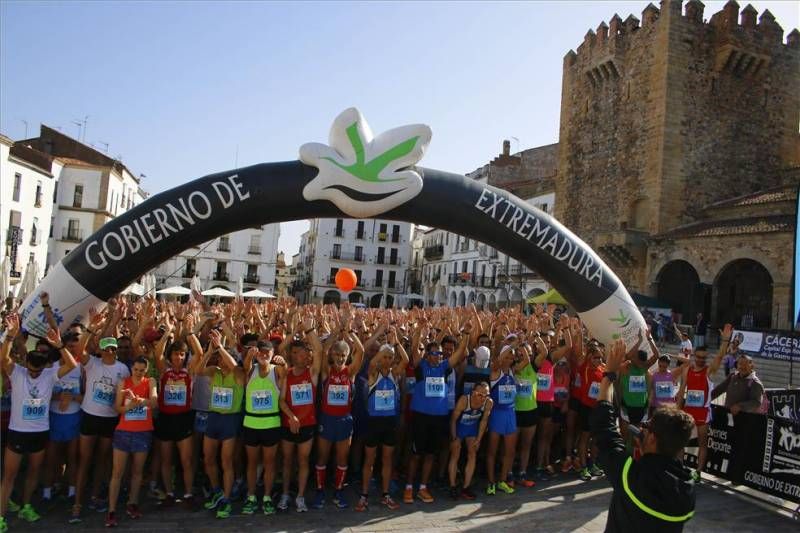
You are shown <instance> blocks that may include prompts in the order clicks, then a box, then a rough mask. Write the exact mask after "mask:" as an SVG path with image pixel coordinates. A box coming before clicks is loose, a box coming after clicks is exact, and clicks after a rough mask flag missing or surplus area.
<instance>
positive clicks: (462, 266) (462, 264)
mask: <svg viewBox="0 0 800 533" xmlns="http://www.w3.org/2000/svg"><path fill="white" fill-rule="evenodd" d="M466 271H467V262H466V261H462V262H461V272H466Z"/></svg>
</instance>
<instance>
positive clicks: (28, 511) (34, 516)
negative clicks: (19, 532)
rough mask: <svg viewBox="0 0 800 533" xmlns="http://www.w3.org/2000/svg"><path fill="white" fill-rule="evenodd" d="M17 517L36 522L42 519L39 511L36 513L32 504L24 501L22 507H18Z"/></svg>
mask: <svg viewBox="0 0 800 533" xmlns="http://www.w3.org/2000/svg"><path fill="white" fill-rule="evenodd" d="M17 518H21V519H22V520H25V521H26V522H36V521H38V520H41V519H42V517H41V516H39V513H37V512H36V510H35V509H34V508H33V506H32V505H31V504H29V503H26V504H25V505H23V506H22V509H20V510H19V513H17Z"/></svg>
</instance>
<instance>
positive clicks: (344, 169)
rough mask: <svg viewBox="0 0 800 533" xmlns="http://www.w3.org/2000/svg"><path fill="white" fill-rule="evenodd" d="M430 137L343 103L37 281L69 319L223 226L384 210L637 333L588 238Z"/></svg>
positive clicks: (185, 189)
mask: <svg viewBox="0 0 800 533" xmlns="http://www.w3.org/2000/svg"><path fill="white" fill-rule="evenodd" d="M430 138H431V131H430V129H429V128H428V127H427V126H425V125H411V126H403V127H400V128H395V129H392V130H389V131H387V132H384V133H382V134H381V135H379V136H377V137H374V138H373V135H372V132H371V131H370V129H369V126H368V125H367V123H366V121H365V120H364V118H363V116H362V115H361V114H360V113H359V112H358V110H356V109H354V108H351V109H347V110H345V111H344V112H343V113H341V114H340V115H339V116H338V117H337V118H336V120H335V121H334V123H333V126H332V128H331V132H330V138H329V143H330V144H329V145H325V144H319V143H309V144H305V145H303V146H302V147H301V148H300V161H287V162H281V163H263V164H258V165H253V166H250V167H245V168H239V169H235V170H231V171H227V172H219V173H216V174H212V175H209V176H206V177H203V178H199V179H197V180H194V181H192V182H189V183H186V184H184V185H181V186H179V187H176V188H174V189H171V190H169V191H165V192H162V193H160V194H157V195H155V196H153V197H151V198H149V199H148V200H147V201H145V202H143V203H142V204H140V205H138V206H136V207H135V208H133V209H131V210H129V211H127V212H126V213H124V214H123V215H121V216H119V217H117V218H115V219H113V220H111V221H110V222H108V223H107V224H105V225H104V226H103V227H102V228H100V229H99V230H98V231H97V232H96V233H94V234H93V235H91V236H90V237H89V238H88V239H86V240H85V241H84V242H83V243H82V244H81V245H80V246H78V247H77V248H75V249H74V250H73V251H72V252H71V253H70V254H69V255H67V256H66V257H65V258H64V259H63V260H62V261H61V262H60V263H59V264H58V265H56V266H55V267H54V268H53V269H52V270H51V272H50V273H48V275H47V276H46V277H45V279H44V280H43V281H42V283H41V286H40V290H41V291H46V292H48V293H49V294H50V305H51V308H52V311H53V313H54V314H55V316H56V319H57V320H58V321H59V322H60V323H61V324H69V323H70V322H72V321H74V320H78V321H82V320H84V319H85V317H86V315H87V314H88V310H89V309H90V308H91V307H96V308H101V307H102V306H104V305H105V301H106V300H108V299H109V298H110V297H112V296H113V295H115V294H117V293H118V292H120V291H121V290H123V289H124V288H125V287H127V286H128V285H129V284H130V283H131V282H132V281H134V280H135V279H137V278H138V277H139V276H141V275H142V274H143V273H145V272H147V271H148V270H150V269H152V268H154V267H155V266H157V265H158V264H160V263H162V262H163V261H165V260H167V259H169V258H170V257H173V256H174V255H176V254H178V253H179V252H181V251H183V250H185V249H187V248H189V247H191V246H194V245H197V244H200V243H202V242H206V241H208V240H210V239H212V238H214V237H217V236H219V235H223V234H226V233H230V232H233V231H237V230H241V229H244V228H247V227H252V226H257V225H263V224H269V223H275V222H285V221H290V220H299V219H308V218H338V217H352V218H368V217H375V216H377V215H380V216H381V218H385V219H390V220H399V221H408V222H414V223H418V224H424V225H426V226H432V227H437V228H442V229H444V230H447V231H451V232H454V233H457V234H460V235H465V236H467V237H470V238H472V239H476V240H478V241H481V242H484V243H488V244H490V245H492V246H494V247H495V248H497V249H498V250H500V251H502V252H503V253H505V254H507V255H509V256H511V257H514V258H517V259H518V260H519V261H520V262H522V263H523V264H525V265H526V266H528V267H529V268H532V269H535V270H536V271H537V272H540V273H541V274H542V276H543V277H544V278H545V279H546V280H547V281H548V282H549V283H550V284H551V285H552V286H553V287H555V288H556V289H557V290H558V291H559V292H560V293H561V294H562V295H563V296H564V298H565V299H566V300H567V301H568V302H570V304H571V305H572V306H573V307H574V308H575V309H576V310H577V311H578V312H579V313H580V315H581V319H582V320H583V321H584V323H585V324H586V325H587V326H588V327H589V328H590V330H591V331H592V332H593V334H594V335H595V336H596V337H597V338H598V339H600V340H601V341H603V342H606V343H608V342H610V341H611V340H613V339H616V338H623V339H624V340H625V341H626V343H627V344H628V345H629V346H630V345H631V344H632V343H635V342H636V338H637V336H638V334H639V332H640V331H642V330H643V329H644V328H645V327H646V326H645V322H644V319H643V318H642V316H641V314H640V313H639V311H638V309H637V308H636V305H635V304H634V303H633V300H632V299H631V297H630V295H629V294H628V292H627V290H626V289H625V287H624V286H623V285H622V283H621V282H620V280H619V279H618V278H617V276H616V275H615V274H614V273H613V272H612V271H611V269H609V268H608V266H606V264H605V263H604V262H603V261H602V260H601V259H600V258H599V257H598V256H597V254H596V253H595V252H594V251H593V250H592V249H591V248H590V247H589V246H588V245H587V244H586V243H584V242H583V241H582V240H580V239H579V238H578V237H577V236H575V235H574V234H573V233H572V232H570V231H569V230H568V229H567V228H565V227H564V226H562V225H561V224H560V223H559V222H558V221H557V220H555V219H554V218H553V217H551V216H550V215H548V214H547V213H544V212H542V211H540V210H538V209H536V208H534V207H532V206H531V205H529V204H527V203H525V202H524V201H523V200H521V199H519V198H517V197H516V196H514V195H511V194H509V193H508V192H506V191H503V190H500V189H497V188H495V187H492V186H489V185H484V184H481V183H478V182H476V181H474V180H470V179H467V178H466V177H464V176H462V175H458V174H452V173H448V172H442V171H439V170H432V169H427V168H422V167H418V166H416V163H417V162H418V161H419V160H420V159H421V158H422V156H423V155H424V152H425V149H426V148H427V145H428V143H429V142H430ZM21 314H22V319H23V327H25V328H26V329H27V330H28V331H30V332H31V333H33V334H36V335H44V334H45V333H46V329H47V325H46V321H45V319H44V313H43V310H42V308H41V303H40V301H39V296H38V291H37V294H33V295H30V296H29V297H28V299H27V300H26V301H25V302H24V303H23V305H22V311H21ZM643 348H645V349H646V347H643Z"/></svg>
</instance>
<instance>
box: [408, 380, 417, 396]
mask: <svg viewBox="0 0 800 533" xmlns="http://www.w3.org/2000/svg"><path fill="white" fill-rule="evenodd" d="M416 385H417V378H416V377H413V376H412V377H407V378H406V392H408V393H409V394H414V387H416Z"/></svg>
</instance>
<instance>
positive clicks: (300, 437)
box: [0, 294, 732, 531]
mask: <svg viewBox="0 0 800 533" xmlns="http://www.w3.org/2000/svg"><path fill="white" fill-rule="evenodd" d="M42 301H43V304H44V307H45V315H46V317H47V319H48V320H49V322H50V323H51V326H52V329H51V330H50V332H49V333H48V335H47V336H46V338H34V337H33V336H32V335H28V334H27V333H26V332H25V331H22V330H21V328H20V321H19V317H18V316H17V315H16V314H15V313H13V312H7V313H6V314H5V316H4V319H3V332H2V335H3V342H2V349H1V350H0V365H1V366H2V376H3V378H2V404H1V406H2V407H1V409H2V443H3V446H4V448H5V450H4V461H3V478H2V487H1V488H0V516H2V517H3V518H0V531H6V530H7V529H8V527H9V525H8V517H9V516H10V513H11V512H14V513H16V514H17V516H18V518H19V519H20V520H22V521H28V522H33V521H36V520H38V519H39V518H40V515H39V514H38V513H37V511H36V510H35V508H34V507H33V502H41V501H45V502H48V501H54V500H59V501H61V500H63V501H64V502H65V503H64V509H65V513H68V514H69V516H68V517H66V518H68V520H69V521H70V522H72V523H79V522H80V521H81V520H82V517H83V516H84V515H85V513H86V512H87V510H92V511H94V512H102V513H105V516H106V519H105V525H106V526H108V527H114V526H116V525H117V524H118V521H119V520H120V519H122V517H123V515H126V516H127V517H128V519H137V518H139V517H141V515H142V513H141V510H140V505H139V502H140V498H141V497H142V496H141V493H142V492H143V490H142V485H144V491H145V492H146V493H147V494H149V495H150V496H151V497H153V498H156V499H157V500H158V504H159V506H163V507H172V506H177V505H181V506H184V507H185V508H186V510H187V512H190V511H191V512H203V511H205V512H209V513H214V516H216V517H217V518H219V519H224V518H227V517H229V516H231V515H232V514H233V513H234V512H236V513H242V514H247V515H252V514H254V513H263V514H265V515H271V514H274V513H276V512H278V511H287V510H289V509H290V508H293V509H294V510H296V511H297V512H305V511H308V510H309V508H312V509H321V508H323V507H324V506H326V505H329V506H334V507H336V508H340V509H344V508H347V507H352V508H353V509H354V510H355V511H358V512H364V511H367V510H368V509H369V506H370V505H375V504H378V505H382V506H385V507H387V508H389V509H392V510H394V509H397V508H399V507H400V506H401V505H402V504H406V505H410V504H414V503H415V501H419V502H422V503H431V502H433V501H434V491H432V490H431V489H432V487H433V486H434V485H436V486H440V487H442V488H444V489H445V490H448V489H449V496H450V497H451V498H453V499H454V500H456V499H467V500H472V499H475V498H477V497H481V498H486V497H498V493H505V494H511V493H513V492H515V491H519V490H523V491H524V490H530V489H531V488H533V487H534V486H535V485H536V482H537V481H539V482H540V481H543V480H549V479H551V478H553V477H554V476H557V475H566V474H568V473H570V472H572V473H574V474H576V475H577V476H579V477H580V479H582V480H591V479H592V478H594V477H598V476H602V475H603V467H602V464H599V462H598V461H597V460H596V458H597V450H596V448H594V446H593V442H592V438H591V432H590V424H589V418H590V413H591V412H592V410H593V409H594V407H595V406H596V404H597V401H598V393H599V391H600V383H601V382H602V380H603V376H604V372H605V366H604V359H605V357H606V347H605V346H604V345H603V344H602V343H601V342H599V341H597V340H595V339H594V338H593V337H592V332H590V331H587V330H586V328H585V327H584V325H583V324H582V323H581V321H580V319H579V318H578V317H575V316H569V315H568V314H567V313H566V312H562V311H561V310H560V309H557V308H556V307H555V306H547V307H542V306H537V307H535V308H534V309H531V310H530V313H529V314H525V313H523V312H522V311H521V310H520V309H510V308H509V309H500V310H497V311H493V312H490V311H481V310H477V309H476V308H475V307H474V306H472V307H468V308H443V307H442V308H424V309H421V308H414V309H410V310H397V309H356V308H354V307H352V306H350V305H348V304H342V305H341V306H335V305H303V306H300V305H297V303H296V302H295V301H294V300H291V299H285V300H278V301H271V302H268V303H263V304H256V303H252V302H244V301H233V302H231V303H224V304H223V303H218V304H210V303H208V302H206V301H205V300H204V299H203V298H202V297H201V296H200V295H198V294H194V295H193V296H192V297H190V298H189V299H188V301H187V302H185V303H180V302H165V301H157V300H155V299H152V298H144V299H139V300H138V301H132V300H131V299H128V298H127V297H124V296H120V297H117V298H114V299H112V300H111V301H110V302H109V304H108V306H107V307H106V308H105V309H103V310H102V311H101V312H92V313H91V315H90V316H89V317H87V318H86V320H85V325H82V324H78V323H75V324H70V325H66V324H62V325H61V326H62V327H61V331H60V330H59V327H58V324H57V323H56V321H55V319H54V316H53V313H52V312H51V310H50V307H49V304H48V298H47V295H46V294H42ZM65 326H66V327H65ZM731 333H732V329H731V327H730V326H729V325H726V326H725V328H724V330H723V331H722V332H721V339H722V341H723V342H722V346H721V347H720V349H719V351H718V353H717V354H716V355H714V354H709V353H708V351H707V349H706V348H705V347H704V346H697V347H694V348H693V349H691V350H689V351H688V352H686V351H684V353H680V354H675V355H667V354H661V353H660V351H659V347H658V346H657V343H656V342H654V340H653V338H652V336H651V335H650V333H649V332H648V331H642V332H641V334H640V336H639V338H638V341H637V342H635V343H634V344H633V345H630V346H626V347H625V350H626V351H627V353H626V355H625V360H626V363H625V364H624V365H623V366H622V368H621V369H620V370H619V372H618V373H619V377H618V379H616V381H615V384H614V385H615V389H616V394H615V398H616V399H617V404H616V412H617V413H618V420H619V426H620V428H621V431H622V434H623V436H625V437H626V438H627V441H628V443H629V445H630V446H631V447H633V443H634V441H635V439H634V438H633V435H632V434H633V433H634V432H633V431H628V428H629V426H630V425H633V426H639V425H641V424H643V422H644V421H645V420H646V419H647V417H648V415H649V414H650V413H652V410H653V409H655V408H657V407H658V406H662V405H666V404H677V405H678V406H679V407H681V408H682V409H683V410H684V411H686V412H687V413H689V414H690V415H691V416H692V418H693V419H694V421H695V424H696V426H697V432H698V435H699V437H700V439H699V442H700V450H699V465H698V466H699V470H702V469H703V467H704V464H705V455H706V446H705V444H706V442H707V438H706V433H707V424H708V422H709V420H710V416H711V391H712V388H713V383H712V382H711V380H710V376H711V375H713V374H714V373H715V372H716V371H717V369H718V368H719V367H720V365H721V363H722V360H723V358H724V357H725V355H726V353H727V352H728V347H727V344H728V341H729V339H730V337H731ZM615 374H616V373H615ZM312 472H313V473H312ZM478 473H480V478H479V479H480V481H476V476H477V475H478ZM329 474H332V475H330V476H329ZM484 475H485V480H484ZM694 475H695V477H699V472H694ZM309 484H310V485H311V486H310V487H309ZM371 492H372V493H373V494H371ZM437 497H438V496H437ZM123 502H124V503H123Z"/></svg>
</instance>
